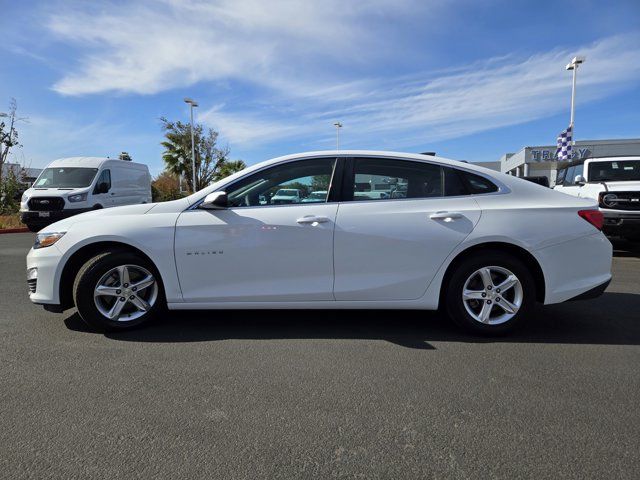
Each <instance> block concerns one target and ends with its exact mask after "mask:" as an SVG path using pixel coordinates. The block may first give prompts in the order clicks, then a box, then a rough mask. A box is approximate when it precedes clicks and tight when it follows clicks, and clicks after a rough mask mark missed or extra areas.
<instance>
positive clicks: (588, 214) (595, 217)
mask: <svg viewBox="0 0 640 480" xmlns="http://www.w3.org/2000/svg"><path fill="white" fill-rule="evenodd" d="M578 215H580V216H581V217H582V218H584V219H585V220H586V221H587V222H589V223H590V224H591V225H593V226H594V227H596V228H597V229H598V230H602V225H603V224H604V214H603V213H602V212H601V211H600V210H578Z"/></svg>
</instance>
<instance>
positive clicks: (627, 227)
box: [600, 208, 640, 236]
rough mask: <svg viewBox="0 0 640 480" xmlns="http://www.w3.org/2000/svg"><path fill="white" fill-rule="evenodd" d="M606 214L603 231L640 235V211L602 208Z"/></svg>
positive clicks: (614, 233) (613, 233)
mask: <svg viewBox="0 0 640 480" xmlns="http://www.w3.org/2000/svg"><path fill="white" fill-rule="evenodd" d="M600 211H601V212H602V213H603V214H604V226H603V227H602V231H603V232H604V233H605V234H607V235H620V236H627V235H632V236H640V212H637V213H636V212H629V211H626V210H608V209H605V208H601V209H600Z"/></svg>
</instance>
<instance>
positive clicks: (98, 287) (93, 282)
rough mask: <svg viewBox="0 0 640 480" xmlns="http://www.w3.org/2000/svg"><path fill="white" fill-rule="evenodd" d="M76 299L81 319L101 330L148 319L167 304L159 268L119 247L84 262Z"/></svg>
mask: <svg viewBox="0 0 640 480" xmlns="http://www.w3.org/2000/svg"><path fill="white" fill-rule="evenodd" d="M73 299H74V301H75V304H76V307H77V308H78V313H79V314H80V316H81V317H82V319H83V320H84V321H85V322H86V323H87V324H88V325H89V326H91V327H92V328H94V329H96V330H99V331H114V330H125V329H128V328H132V327H136V326H139V325H141V324H143V323H148V322H150V321H151V320H153V318H154V317H156V316H157V315H158V313H159V312H160V311H161V310H162V309H163V308H164V307H165V305H166V302H165V297H164V290H163V288H162V283H161V281H160V275H159V274H158V272H157V270H156V268H155V267H154V266H153V265H152V264H150V263H149V262H148V261H147V260H146V259H144V258H142V257H140V256H139V255H136V254H135V253H131V252H126V251H118V250H114V251H109V252H103V253H101V254H99V255H96V256H95V257H93V258H91V259H90V260H89V261H88V262H86V263H85V264H84V265H83V266H82V268H81V269H80V271H79V272H78V275H77V276H76V279H75V281H74V284H73Z"/></svg>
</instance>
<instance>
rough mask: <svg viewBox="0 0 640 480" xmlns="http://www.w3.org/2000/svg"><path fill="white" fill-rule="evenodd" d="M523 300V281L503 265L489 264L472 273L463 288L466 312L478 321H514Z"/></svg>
mask: <svg viewBox="0 0 640 480" xmlns="http://www.w3.org/2000/svg"><path fill="white" fill-rule="evenodd" d="M522 300H523V289H522V283H521V282H520V280H519V279H518V277H517V276H516V275H514V274H513V272H511V271H510V270H507V269H506V268H504V267H498V266H488V267H483V268H480V269H478V270H476V271H475V272H473V273H472V274H471V275H470V276H469V277H468V278H467V280H466V281H465V283H464V287H463V289H462V302H463V304H464V308H465V309H466V311H467V313H468V314H469V315H470V316H471V317H472V318H473V319H474V320H475V321H477V322H479V323H482V324H486V325H499V324H501V323H505V322H507V321H509V320H511V319H512V318H513V317H515V315H516V314H517V313H518V310H520V307H521V306H522Z"/></svg>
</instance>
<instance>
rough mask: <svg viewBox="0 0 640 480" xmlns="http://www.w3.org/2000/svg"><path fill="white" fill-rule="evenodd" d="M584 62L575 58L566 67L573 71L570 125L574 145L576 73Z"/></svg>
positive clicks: (583, 59)
mask: <svg viewBox="0 0 640 480" xmlns="http://www.w3.org/2000/svg"><path fill="white" fill-rule="evenodd" d="M584 61H585V57H573V60H571V62H570V63H568V64H567V66H566V69H567V70H573V83H572V85H571V121H570V122H569V125H570V126H571V138H572V141H571V143H572V144H575V140H573V139H575V138H576V133H575V128H573V112H574V108H575V101H576V73H577V71H578V67H579V66H580V65H582V64H583V63H584Z"/></svg>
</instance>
